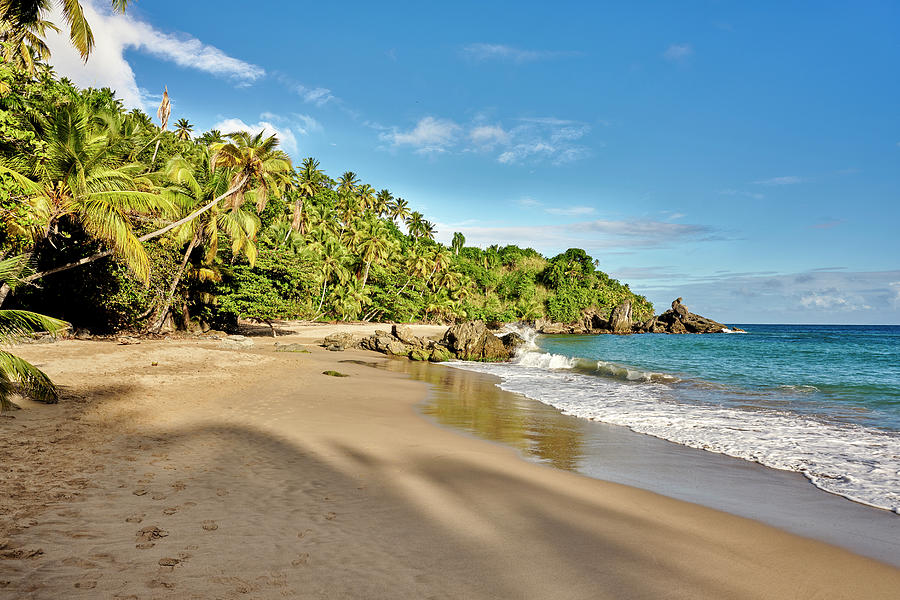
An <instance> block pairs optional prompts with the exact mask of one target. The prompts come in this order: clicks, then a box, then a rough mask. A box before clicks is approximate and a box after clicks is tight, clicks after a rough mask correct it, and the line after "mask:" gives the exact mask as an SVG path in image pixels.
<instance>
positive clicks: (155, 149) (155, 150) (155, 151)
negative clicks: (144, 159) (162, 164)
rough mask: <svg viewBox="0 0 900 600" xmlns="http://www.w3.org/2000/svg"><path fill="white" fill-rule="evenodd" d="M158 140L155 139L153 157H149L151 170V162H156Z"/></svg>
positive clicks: (151, 168)
mask: <svg viewBox="0 0 900 600" xmlns="http://www.w3.org/2000/svg"><path fill="white" fill-rule="evenodd" d="M159 142H160V140H156V148H154V149H153V158H151V159H150V170H151V171H152V170H153V163H155V162H156V153H157V152H159Z"/></svg>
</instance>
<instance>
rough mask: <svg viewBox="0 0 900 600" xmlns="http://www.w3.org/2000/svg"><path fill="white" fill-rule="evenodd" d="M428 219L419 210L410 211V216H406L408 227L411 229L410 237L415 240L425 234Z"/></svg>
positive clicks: (408, 229)
mask: <svg viewBox="0 0 900 600" xmlns="http://www.w3.org/2000/svg"><path fill="white" fill-rule="evenodd" d="M427 222H428V221H426V220H425V215H423V214H422V213H420V212H419V211H417V210H414V211H413V212H411V213H410V215H409V217H407V218H406V229H407V231H409V235H410V237H412V238H413V239H414V240H417V239H419V238H421V237H422V236H424V235H425V224H426V223H427Z"/></svg>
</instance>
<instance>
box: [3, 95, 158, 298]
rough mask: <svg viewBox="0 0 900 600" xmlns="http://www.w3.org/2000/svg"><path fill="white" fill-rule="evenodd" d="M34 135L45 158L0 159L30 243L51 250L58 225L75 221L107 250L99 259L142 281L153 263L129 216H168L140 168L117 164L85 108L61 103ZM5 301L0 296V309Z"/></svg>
mask: <svg viewBox="0 0 900 600" xmlns="http://www.w3.org/2000/svg"><path fill="white" fill-rule="evenodd" d="M36 130H37V133H38V139H40V140H41V141H42V142H43V143H44V144H45V145H46V148H47V155H46V156H45V157H42V158H41V159H37V158H35V157H13V158H0V173H5V174H7V175H9V176H10V177H12V178H13V179H14V180H15V181H16V182H17V183H18V184H19V185H20V186H21V187H22V189H23V190H24V192H25V194H26V198H27V203H28V207H29V211H30V217H31V219H32V221H33V223H34V226H33V228H32V237H33V239H34V240H35V242H36V243H40V242H42V241H44V240H46V241H49V242H50V243H51V244H52V243H53V240H54V238H56V237H58V236H60V235H63V233H62V232H61V231H60V226H61V225H62V224H63V222H64V221H74V222H76V223H78V224H79V225H80V226H81V227H82V228H83V229H84V231H85V233H86V234H87V235H88V236H89V237H91V238H94V239H96V240H98V241H101V242H103V243H105V244H106V245H107V246H109V247H111V250H109V251H107V252H106V254H104V255H109V254H115V255H116V256H117V257H119V258H120V259H121V260H122V261H123V262H124V263H125V264H126V265H127V266H128V267H129V268H130V269H131V270H132V272H133V273H134V274H135V275H136V276H137V277H138V278H139V279H141V280H142V281H147V279H148V277H149V273H150V261H149V259H148V258H147V254H146V252H145V251H144V247H143V245H142V244H141V241H140V240H139V239H138V238H137V236H136V235H135V233H134V216H135V215H147V214H158V213H160V212H165V210H166V209H167V208H168V206H167V204H166V203H165V202H164V201H163V200H162V199H161V198H160V197H159V195H158V194H156V193H153V192H150V191H147V190H149V189H151V187H150V185H149V182H146V181H143V180H141V179H140V178H139V177H138V172H139V171H140V170H141V166H140V165H126V164H121V161H120V159H119V157H118V154H119V153H118V151H117V148H116V144H115V143H114V136H112V137H111V136H110V135H109V130H108V129H107V128H105V127H102V126H100V125H99V124H98V119H96V118H94V115H93V114H92V113H91V112H90V111H89V110H88V109H87V108H86V107H85V106H84V105H81V104H62V105H60V106H59V107H57V108H55V110H53V111H52V112H51V113H50V114H49V115H48V116H47V117H46V118H44V119H42V120H41V122H40V123H39V124H38V126H37V128H36ZM140 188H143V189H140ZM46 274H48V272H44V273H38V274H35V275H31V276H29V277H28V278H26V281H32V280H34V279H37V278H39V277H42V276H44V275H46ZM4 289H6V291H8V287H6V286H4ZM5 295H6V293H5V292H0V303H2V300H3V299H4V298H5Z"/></svg>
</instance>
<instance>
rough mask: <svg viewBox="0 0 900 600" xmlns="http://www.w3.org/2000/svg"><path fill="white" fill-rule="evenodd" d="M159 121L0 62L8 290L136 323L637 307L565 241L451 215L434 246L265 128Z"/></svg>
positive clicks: (388, 203)
mask: <svg viewBox="0 0 900 600" xmlns="http://www.w3.org/2000/svg"><path fill="white" fill-rule="evenodd" d="M4 90H5V91H4ZM173 124H174V125H175V128H176V129H175V131H171V130H164V129H161V128H160V127H157V126H156V125H155V124H154V123H153V121H152V120H151V118H150V117H149V116H147V115H146V114H144V113H142V112H140V111H130V112H129V111H126V110H124V109H123V107H122V105H121V103H120V102H119V101H118V100H117V99H116V98H115V97H114V94H113V93H112V92H111V91H110V90H107V89H102V90H96V89H85V90H79V89H77V88H76V87H74V86H73V85H72V84H71V83H69V82H67V81H65V80H58V79H56V78H54V77H53V76H52V74H51V73H50V72H49V71H48V70H47V68H46V67H43V66H41V65H40V64H38V67H37V68H35V69H34V71H33V73H32V74H29V73H28V72H27V71H26V70H24V69H22V68H19V67H17V66H15V65H14V64H13V63H10V62H6V63H0V224H2V228H0V252H2V253H3V255H4V256H13V255H23V256H26V257H27V258H28V259H29V261H30V264H31V265H32V269H33V272H34V274H33V275H30V276H29V277H27V278H23V279H24V280H25V282H26V283H30V284H31V285H30V286H29V285H19V286H16V288H15V289H14V290H12V292H11V294H10V296H9V297H10V299H11V302H12V303H14V304H16V305H18V306H20V307H25V308H34V309H39V310H41V311H44V312H46V313H47V314H52V315H54V316H58V317H61V318H65V319H67V320H69V321H71V322H73V323H74V324H75V325H76V326H80V327H88V328H91V329H93V330H116V329H135V330H151V331H152V330H160V329H162V328H163V327H165V326H171V325H175V326H180V327H186V328H190V327H193V326H197V325H199V324H206V325H209V326H215V327H227V326H228V324H234V323H235V322H236V321H237V319H238V318H248V319H254V320H257V321H260V322H263V323H271V322H272V321H273V320H275V319H279V318H301V319H319V320H332V319H343V320H391V321H430V322H449V321H454V320H459V319H483V320H486V321H520V320H535V319H538V318H548V319H550V320H553V321H561V322H574V321H577V320H579V319H580V318H581V314H582V311H584V310H586V309H594V310H596V311H598V312H600V313H605V312H608V311H609V310H610V309H611V308H612V307H613V306H615V305H616V304H618V303H619V302H621V301H622V300H625V299H628V298H630V299H631V300H632V301H633V304H634V315H635V318H646V317H648V316H650V315H651V314H652V306H651V305H650V303H649V302H648V301H647V300H646V299H645V298H643V297H642V296H636V295H634V294H633V293H632V292H631V291H630V290H629V288H628V286H627V285H623V284H620V283H619V282H618V281H615V280H613V279H610V278H609V277H608V276H607V275H606V274H605V273H603V272H602V271H600V270H598V263H597V261H595V260H594V259H592V258H591V257H590V256H588V255H587V254H586V253H585V252H584V251H582V250H578V249H572V250H568V251H566V252H565V253H563V254H560V255H558V256H555V257H553V258H550V259H548V258H545V257H543V256H541V255H540V254H539V253H538V252H536V251H535V250H533V249H530V248H526V249H522V248H519V247H517V246H505V247H499V246H490V247H488V248H484V249H482V248H477V247H472V246H466V245H465V238H464V236H463V235H462V234H461V233H458V232H457V233H455V234H454V235H453V241H452V243H451V245H450V246H445V245H444V244H441V243H438V242H437V241H435V239H434V235H435V228H434V225H433V224H432V223H431V222H429V221H428V220H427V219H426V218H425V216H424V215H423V214H421V213H420V212H417V211H412V210H411V209H410V207H409V204H408V203H407V201H406V200H404V199H402V198H395V197H394V196H393V195H392V194H391V193H390V192H389V191H388V190H381V191H378V190H376V189H375V188H374V187H372V186H371V185H369V184H367V183H364V182H362V181H361V180H360V178H359V176H358V175H357V174H356V173H354V172H352V171H347V172H345V173H343V174H342V175H341V176H340V177H338V178H336V179H334V178H332V177H330V176H328V175H327V174H326V173H324V172H323V171H322V170H321V169H320V168H319V163H318V162H317V161H316V160H314V159H312V158H308V159H305V160H304V161H302V164H301V165H299V166H296V165H294V166H292V165H291V164H290V161H289V159H288V157H287V156H286V155H285V154H284V153H282V152H281V151H280V150H278V148H277V143H278V142H277V140H276V139H275V138H274V137H268V138H267V137H265V136H263V135H250V134H246V133H230V132H225V133H224V134H223V132H218V131H209V132H205V133H202V134H200V135H198V136H197V137H192V135H193V133H192V132H193V126H192V125H191V124H190V123H189V122H188V120H186V119H183V118H181V119H179V120H178V121H177V123H173ZM173 224H175V226H173ZM85 259H90V262H89V263H87V264H83V265H79V266H76V267H74V268H70V269H67V270H62V271H61V272H53V273H50V272H49V271H51V270H53V269H57V268H60V267H64V266H66V265H69V264H71V263H73V262H75V261H80V260H81V261H83V260H85ZM36 286H39V287H36ZM6 292H9V289H8V288H7V289H5V290H4V291H3V292H0V294H2V295H3V296H5V294H6ZM7 301H10V300H7Z"/></svg>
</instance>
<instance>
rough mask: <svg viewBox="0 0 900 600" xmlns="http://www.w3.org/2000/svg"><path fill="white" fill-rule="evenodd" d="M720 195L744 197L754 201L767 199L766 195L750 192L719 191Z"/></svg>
mask: <svg viewBox="0 0 900 600" xmlns="http://www.w3.org/2000/svg"><path fill="white" fill-rule="evenodd" d="M719 193H720V194H722V195H723V196H742V197H744V198H753V199H754V200H762V199H763V198H765V197H766V195H765V194H760V193H759V192H748V191H746V190H735V189H728V190H719Z"/></svg>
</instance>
